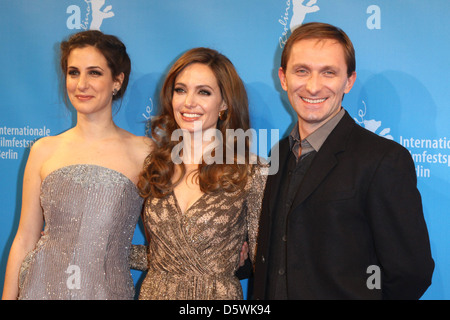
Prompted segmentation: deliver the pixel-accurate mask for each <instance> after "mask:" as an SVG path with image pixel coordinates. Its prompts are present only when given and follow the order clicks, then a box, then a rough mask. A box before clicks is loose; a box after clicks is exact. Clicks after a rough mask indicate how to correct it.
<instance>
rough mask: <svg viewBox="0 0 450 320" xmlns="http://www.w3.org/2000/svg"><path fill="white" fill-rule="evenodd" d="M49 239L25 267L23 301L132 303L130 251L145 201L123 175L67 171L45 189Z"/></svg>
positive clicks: (92, 168) (91, 168) (87, 168)
mask: <svg viewBox="0 0 450 320" xmlns="http://www.w3.org/2000/svg"><path fill="white" fill-rule="evenodd" d="M41 205H42V208H43V212H44V218H45V229H44V234H43V236H42V237H41V239H40V240H39V241H38V243H37V245H36V248H35V249H34V250H33V251H32V252H30V253H29V254H28V255H27V256H26V257H25V259H24V262H23V263H22V267H21V271H20V274H19V299H64V300H68V299H89V300H90V299H133V298H134V295H135V290H134V285H133V281H132V278H131V274H130V268H129V265H128V255H129V250H130V249H129V248H130V245H131V240H132V237H133V234H134V229H135V226H136V223H137V220H138V218H139V215H140V213H141V209H142V205H143V199H142V198H141V197H140V196H139V193H138V190H137V188H136V186H135V185H134V184H133V182H132V181H131V180H129V179H128V178H127V177H125V176H124V175H123V174H121V173H119V172H117V171H114V170H111V169H108V168H105V167H101V166H96V165H84V164H80V165H72V166H66V167H63V168H60V169H57V170H56V171H53V172H52V173H50V174H49V175H48V176H47V177H46V178H45V179H44V181H43V182H42V185H41Z"/></svg>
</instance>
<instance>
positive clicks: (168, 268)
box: [139, 165, 267, 300]
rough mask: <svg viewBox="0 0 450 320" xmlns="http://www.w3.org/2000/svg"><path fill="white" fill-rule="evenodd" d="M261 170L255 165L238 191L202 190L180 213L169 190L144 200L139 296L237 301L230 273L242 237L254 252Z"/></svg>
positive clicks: (238, 287)
mask: <svg viewBox="0 0 450 320" xmlns="http://www.w3.org/2000/svg"><path fill="white" fill-rule="evenodd" d="M264 169H266V168H265V167H261V166H256V165H255V170H253V173H252V174H251V176H249V179H248V181H247V184H246V186H245V188H244V189H243V190H241V191H236V192H224V191H219V192H214V193H209V194H208V193H205V194H203V195H202V196H201V197H200V198H199V199H198V200H197V201H196V202H195V203H193V204H192V205H191V207H189V208H188V209H187V210H186V212H184V213H182V212H181V210H180V207H179V205H178V203H177V199H176V197H175V194H174V193H173V192H172V193H170V194H169V195H167V196H166V197H164V198H148V199H147V200H146V202H145V206H144V224H145V226H146V228H147V231H148V233H149V238H150V239H149V247H148V272H147V275H146V277H145V279H144V281H143V283H142V286H141V290H140V294H139V299H142V300H166V299H167V300H235V299H243V293H242V287H241V284H240V281H239V279H238V278H237V277H236V276H235V271H236V270H237V268H238V265H239V258H240V252H241V248H242V245H243V243H244V241H246V239H247V235H248V241H249V248H250V256H251V257H253V256H254V253H255V249H256V238H257V232H258V223H259V215H260V209H261V201H262V194H263V191H264V187H265V183H266V178H267V175H266V174H262V171H263V170H264Z"/></svg>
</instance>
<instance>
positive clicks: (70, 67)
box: [67, 66, 104, 71]
mask: <svg viewBox="0 0 450 320" xmlns="http://www.w3.org/2000/svg"><path fill="white" fill-rule="evenodd" d="M67 69H79V68H78V67H75V66H67ZM86 69H87V70H92V69H100V70H102V71H104V69H103V68H102V67H100V66H90V67H87V68H86Z"/></svg>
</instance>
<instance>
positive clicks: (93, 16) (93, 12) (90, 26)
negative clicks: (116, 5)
mask: <svg viewBox="0 0 450 320" xmlns="http://www.w3.org/2000/svg"><path fill="white" fill-rule="evenodd" d="M84 2H86V5H87V8H86V14H85V15H84V20H83V21H82V20H81V9H80V7H79V6H77V5H70V6H68V7H67V10H66V13H68V14H70V16H69V17H68V18H67V21H66V26H67V28H68V29H84V30H100V27H101V25H102V23H103V20H104V19H107V18H111V17H114V12H112V11H111V9H112V6H111V5H109V6H106V7H105V8H103V6H104V5H105V2H106V0H84ZM102 8H103V10H102Z"/></svg>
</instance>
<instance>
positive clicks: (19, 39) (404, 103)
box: [0, 0, 450, 299]
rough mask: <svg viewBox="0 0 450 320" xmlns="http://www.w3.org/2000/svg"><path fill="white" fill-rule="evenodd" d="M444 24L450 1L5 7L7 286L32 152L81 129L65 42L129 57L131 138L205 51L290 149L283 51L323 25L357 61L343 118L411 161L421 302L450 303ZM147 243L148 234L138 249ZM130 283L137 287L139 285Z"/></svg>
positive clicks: (139, 236) (181, 0) (0, 25)
mask: <svg viewBox="0 0 450 320" xmlns="http://www.w3.org/2000/svg"><path fill="white" fill-rule="evenodd" d="M448 12H450V2H449V1H447V0H434V1H423V0H370V1H368V0H340V1H333V0H306V1H304V0H271V1H258V0H244V1H243V0H221V1H212V0H170V1H167V0H152V1H148V0H36V1H30V0H14V1H7V0H0V30H1V33H0V45H1V50H0V65H1V67H0V70H1V77H0V92H1V94H0V170H1V181H0V205H1V211H0V259H1V260H0V286H1V287H3V281H4V272H5V267H6V261H7V258H8V253H9V249H10V246H11V243H12V240H13V238H14V235H15V232H16V230H17V226H18V221H19V216H20V204H21V189H22V176H23V171H24V166H25V163H26V160H27V156H28V152H29V147H30V145H31V144H32V143H33V141H34V140H36V139H38V138H39V137H42V136H46V135H56V134H59V133H61V132H63V131H65V130H67V129H68V128H69V127H71V126H73V125H74V113H73V112H72V111H71V110H69V109H68V108H66V106H65V105H64V100H63V98H62V94H61V92H62V90H61V83H60V73H59V65H58V63H59V60H58V50H59V42H60V41H61V40H62V39H63V38H66V37H67V36H69V35H70V34H72V33H74V32H77V31H81V30H83V29H100V30H102V31H104V32H105V33H110V34H114V35H117V36H118V37H120V38H121V39H122V40H123V42H124V43H125V44H126V45H127V48H128V51H129V54H130V57H131V59H132V76H131V79H130V84H129V88H128V91H127V94H126V95H125V97H124V99H123V101H122V103H121V109H120V111H119V112H118V113H117V115H116V117H115V120H116V122H117V124H118V125H119V126H121V127H123V128H124V129H126V130H129V131H131V132H133V133H135V134H139V135H143V134H144V132H145V121H146V120H147V119H148V118H149V117H151V116H152V115H155V113H156V111H157V110H156V104H155V103H154V101H155V100H156V96H157V92H158V88H159V86H160V84H161V81H162V77H163V76H164V74H165V73H166V72H167V70H168V67H169V66H170V64H171V63H172V62H173V61H174V60H175V59H176V58H177V57H178V56H179V55H180V54H181V53H182V52H184V51H185V50H187V49H189V48H192V47H197V46H208V47H212V48H215V49H217V50H219V51H221V52H222V53H224V54H225V55H227V56H228V57H229V58H230V59H231V60H232V62H233V63H234V64H235V66H236V68H237V70H238V72H239V73H240V75H241V77H242V79H243V80H244V82H245V84H246V87H247V90H248V94H249V99H250V111H251V121H252V127H253V128H255V129H257V130H258V129H279V130H280V131H279V137H280V138H282V137H283V136H285V135H286V133H287V132H288V131H289V130H290V129H291V127H292V125H293V122H294V121H295V119H296V117H295V114H294V113H293V111H292V110H291V109H290V107H289V103H288V100H287V97H286V95H285V93H284V92H283V91H282V90H281V87H280V85H279V81H278V76H277V70H278V67H279V61H280V56H281V50H282V47H283V45H284V42H285V40H286V38H287V37H288V36H289V34H290V32H291V27H294V26H295V25H298V24H302V23H305V22H310V21H321V22H327V23H331V24H334V25H337V26H339V27H341V28H342V29H344V30H345V31H346V32H347V33H348V35H349V36H350V38H351V39H352V41H353V43H354V46H355V49H356V54H357V74H358V78H357V81H356V84H355V86H354V88H353V89H352V91H351V92H350V93H349V94H347V95H346V97H345V100H344V106H345V107H346V109H347V110H348V111H349V113H350V114H351V115H352V116H353V117H354V118H355V120H356V121H358V123H360V124H361V125H362V126H364V127H366V128H368V129H370V130H372V131H374V132H376V133H378V134H380V135H382V136H384V137H386V138H387V139H393V140H395V141H397V142H399V143H401V144H402V145H404V146H405V147H407V148H408V149H409V150H410V151H411V153H412V156H413V158H414V161H415V163H416V166H417V167H416V169H417V175H418V187H419V189H420V191H421V193H422V197H423V205H424V212H425V219H426V221H427V224H428V229H429V232H430V238H431V246H432V252H433V257H434V259H435V262H436V269H435V272H434V276H433V284H432V285H431V287H430V288H429V289H428V291H427V292H426V293H425V295H424V296H423V299H449V298H450V270H449V269H448V266H449V265H450V261H449V260H450V259H449V256H450V255H449V251H450V250H449V236H448V230H450V226H449V225H450V217H449V215H448V208H449V207H450V195H449V192H448V190H449V189H450V128H449V125H448V123H449V120H450V106H449V104H448V101H450V80H449V76H448V75H449V74H450V63H449V62H448V52H450V24H449V23H448ZM269 142H270V144H272V145H273V144H274V143H275V142H277V141H269ZM143 241H144V236H143V229H142V225H140V226H139V227H138V228H137V229H136V233H135V237H134V240H133V242H134V243H143ZM133 277H134V279H135V281H136V282H138V281H139V278H140V277H141V273H139V272H133ZM243 285H244V287H246V285H247V283H246V282H245V281H244V282H243Z"/></svg>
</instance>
